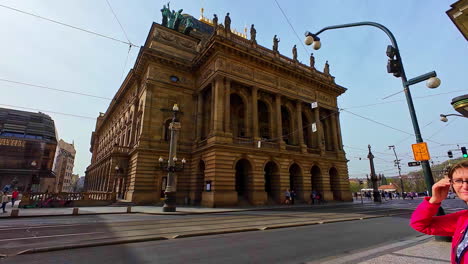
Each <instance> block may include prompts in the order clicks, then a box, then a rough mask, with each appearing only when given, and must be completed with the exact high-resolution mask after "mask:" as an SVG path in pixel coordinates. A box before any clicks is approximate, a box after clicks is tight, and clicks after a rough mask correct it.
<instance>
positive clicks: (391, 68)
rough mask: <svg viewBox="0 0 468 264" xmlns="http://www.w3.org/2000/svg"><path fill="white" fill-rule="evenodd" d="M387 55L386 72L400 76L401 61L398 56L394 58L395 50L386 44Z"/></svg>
mask: <svg viewBox="0 0 468 264" xmlns="http://www.w3.org/2000/svg"><path fill="white" fill-rule="evenodd" d="M386 53H387V56H388V63H387V72H388V73H393V76H395V77H397V78H398V77H400V76H401V62H400V60H399V59H398V58H396V53H397V50H396V49H395V48H394V47H393V46H392V45H388V46H387V52H386Z"/></svg>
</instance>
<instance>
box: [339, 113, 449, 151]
mask: <svg viewBox="0 0 468 264" xmlns="http://www.w3.org/2000/svg"><path fill="white" fill-rule="evenodd" d="M341 110H343V111H345V112H348V113H350V114H352V115H355V116H358V117H360V118H363V119H366V120H368V121H371V122H373V123H376V124H379V125H381V126H384V127H387V128H390V129H393V130H396V131H399V132H402V133H405V134H408V135H412V136H414V134H412V133H409V132H406V131H403V130H401V129H398V128H394V127H391V126H389V125H386V124H384V123H381V122H379V121H375V120H373V119H371V118H368V117H364V116H362V115H358V114H355V113H353V112H350V111H348V110H345V109H343V108H342V109H341ZM426 141H429V142H433V143H436V144H441V143H439V142H436V141H434V140H429V139H426Z"/></svg>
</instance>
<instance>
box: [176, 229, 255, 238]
mask: <svg viewBox="0 0 468 264" xmlns="http://www.w3.org/2000/svg"><path fill="white" fill-rule="evenodd" d="M261 230H262V229H260V228H258V227H252V228H242V229H235V230H225V231H211V232H201V233H192V234H185V235H175V236H173V237H172V238H173V239H178V238H187V237H197V236H209V235H221V234H231V233H242V232H251V231H261Z"/></svg>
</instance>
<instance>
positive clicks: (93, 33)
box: [0, 4, 140, 48]
mask: <svg viewBox="0 0 468 264" xmlns="http://www.w3.org/2000/svg"><path fill="white" fill-rule="evenodd" d="M0 7H3V8H6V9H10V10H13V11H16V12H18V13H22V14H26V15H29V16H33V17H36V18H40V19H43V20H46V21H49V22H52V23H55V24H59V25H62V26H65V27H69V28H73V29H76V30H79V31H82V32H86V33H89V34H92V35H95V36H99V37H102V38H106V39H110V40H113V41H117V42H120V43H124V44H126V45H130V46H133V47H136V48H139V47H140V46H137V45H135V44H133V43H131V42H127V41H123V40H120V39H117V38H113V37H109V36H106V35H104V34H100V33H97V32H94V31H91V30H88V29H83V28H80V27H76V26H73V25H70V24H66V23H63V22H60V21H57V20H54V19H50V18H46V17H43V16H39V15H36V14H33V13H29V12H26V11H23V10H20V9H16V8H13V7H9V6H6V5H2V4H0Z"/></svg>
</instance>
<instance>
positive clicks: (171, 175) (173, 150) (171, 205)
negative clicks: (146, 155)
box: [158, 104, 186, 212]
mask: <svg viewBox="0 0 468 264" xmlns="http://www.w3.org/2000/svg"><path fill="white" fill-rule="evenodd" d="M178 113H179V107H178V106H177V104H174V106H173V107H172V122H171V124H170V125H169V130H170V131H171V140H170V143H169V158H168V160H167V163H166V162H164V159H163V157H159V159H158V161H159V169H161V170H162V171H167V185H166V189H165V191H164V206H163V212H175V211H176V190H177V189H176V184H175V172H178V171H182V170H183V169H184V166H185V163H186V160H185V159H182V160H181V161H180V163H179V162H178V159H177V136H178V134H179V130H180V127H181V126H180V122H179V119H178V118H177V114H178Z"/></svg>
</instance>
